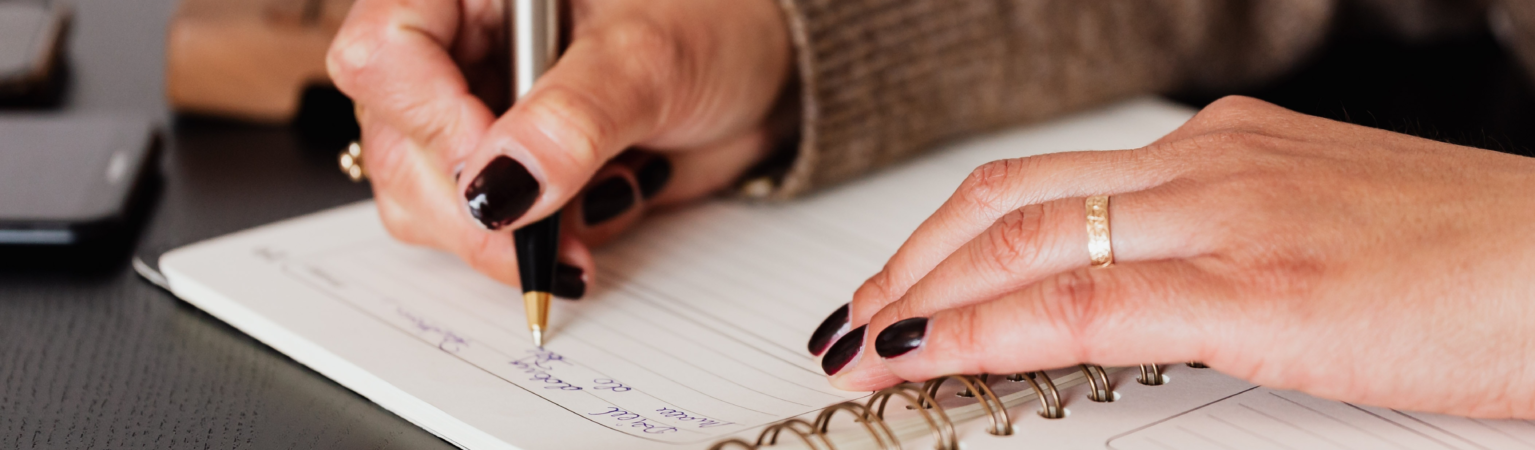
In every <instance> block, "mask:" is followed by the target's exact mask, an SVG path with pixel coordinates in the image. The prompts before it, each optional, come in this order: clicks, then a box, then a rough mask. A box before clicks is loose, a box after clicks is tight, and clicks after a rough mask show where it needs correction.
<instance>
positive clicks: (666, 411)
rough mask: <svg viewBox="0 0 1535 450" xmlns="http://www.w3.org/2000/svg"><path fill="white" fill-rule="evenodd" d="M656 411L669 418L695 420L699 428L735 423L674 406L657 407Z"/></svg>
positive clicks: (686, 420) (682, 420)
mask: <svg viewBox="0 0 1535 450" xmlns="http://www.w3.org/2000/svg"><path fill="white" fill-rule="evenodd" d="M656 412H657V413H659V414H660V415H661V417H665V418H668V419H672V420H675V421H678V422H695V423H697V424H698V427H699V428H709V427H717V426H721V425H735V423H734V422H721V421H718V420H714V419H710V418H708V417H704V416H697V415H693V414H688V413H687V412H686V411H682V410H678V409H672V408H656Z"/></svg>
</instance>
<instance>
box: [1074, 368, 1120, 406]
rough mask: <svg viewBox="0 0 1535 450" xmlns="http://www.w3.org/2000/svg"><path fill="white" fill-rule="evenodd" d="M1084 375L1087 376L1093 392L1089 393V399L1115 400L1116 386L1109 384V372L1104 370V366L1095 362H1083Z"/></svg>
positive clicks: (1100, 401)
mask: <svg viewBox="0 0 1535 450" xmlns="http://www.w3.org/2000/svg"><path fill="white" fill-rule="evenodd" d="M1081 367H1082V376H1084V377H1086V378H1087V384H1088V385H1089V386H1090V387H1091V388H1092V390H1093V391H1092V392H1089V393H1088V394H1087V399H1088V400H1092V401H1095V402H1099V403H1107V402H1112V401H1114V386H1113V385H1111V384H1109V374H1108V373H1107V372H1104V371H1103V366H1099V365H1095V364H1083V365H1082V366H1081Z"/></svg>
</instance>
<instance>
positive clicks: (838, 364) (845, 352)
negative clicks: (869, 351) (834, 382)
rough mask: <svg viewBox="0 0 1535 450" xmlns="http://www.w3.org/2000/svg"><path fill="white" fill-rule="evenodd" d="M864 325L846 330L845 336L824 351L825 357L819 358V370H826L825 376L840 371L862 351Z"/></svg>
mask: <svg viewBox="0 0 1535 450" xmlns="http://www.w3.org/2000/svg"><path fill="white" fill-rule="evenodd" d="M866 327H867V325H865V326H862V327H858V328H854V329H853V331H849V332H847V335H846V336H842V339H840V340H838V341H837V343H835V344H832V345H831V349H828V350H827V351H826V357H825V358H822V359H821V370H824V371H826V375H827V376H831V375H836V374H837V372H841V371H842V369H843V368H845V367H847V364H848V363H850V362H853V358H857V357H858V354H859V353H861V352H862V351H863V332H864V328H866Z"/></svg>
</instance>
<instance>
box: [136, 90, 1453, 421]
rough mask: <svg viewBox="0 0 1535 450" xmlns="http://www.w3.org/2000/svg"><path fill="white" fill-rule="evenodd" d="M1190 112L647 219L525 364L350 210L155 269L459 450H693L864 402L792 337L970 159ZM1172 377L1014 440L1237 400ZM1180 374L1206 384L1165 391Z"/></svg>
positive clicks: (1127, 115) (1071, 141) (849, 286)
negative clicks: (775, 199) (807, 192)
mask: <svg viewBox="0 0 1535 450" xmlns="http://www.w3.org/2000/svg"><path fill="white" fill-rule="evenodd" d="M1190 115H1191V112H1190V111H1189V110H1187V109H1185V108H1182V107H1177V106H1171V105H1169V104H1166V103H1164V102H1161V101H1157V100H1140V101H1135V102H1129V103H1126V104H1122V105H1118V106H1115V107H1111V108H1107V109H1104V110H1100V111H1095V112H1091V113H1086V114H1082V115H1078V116H1074V117H1070V118H1065V119H1062V120H1059V121H1055V122H1051V123H1048V124H1043V125H1040V126H1038V127H1034V128H1029V129H1022V130H1017V131H1014V132H1010V133H1006V134H1001V135H995V136H990V137H985V138H982V139H977V140H974V141H970V142H966V143H962V144H958V145H955V146H953V147H952V148H950V149H947V150H943V151H937V152H934V153H933V154H932V155H929V156H926V157H923V158H921V159H919V160H916V161H913V162H911V163H909V164H904V165H901V166H897V167H894V168H891V169H888V170H886V171H884V172H883V173H879V174H874V175H872V176H870V177H867V178H864V179H861V180H858V181H855V182H852V183H849V184H847V185H845V186H842V187H839V188H837V189H834V190H831V191H828V192H825V193H821V194H817V195H813V196H811V197H808V198H805V199H801V200H797V201H794V202H790V203H787V204H782V205H758V204H750V203H746V202H739V201H714V202H706V203H704V204H701V205H697V206H694V207H690V208H686V209H683V210H679V211H677V212H673V213H667V214H662V215H658V216H656V217H654V218H652V219H647V221H646V222H645V223H644V224H643V225H642V226H640V227H639V228H638V229H636V230H633V231H632V232H631V233H628V234H626V236H625V237H623V238H622V239H620V240H619V241H617V242H615V243H613V244H611V245H609V246H608V247H606V248H604V249H602V250H601V251H600V252H598V254H597V255H596V258H597V262H598V267H599V270H600V274H599V278H598V282H597V283H595V284H594V285H593V286H592V287H591V289H589V292H588V295H587V298H586V299H584V300H581V301H579V302H566V301H557V302H556V304H555V305H554V308H553V310H552V312H551V317H550V319H551V323H550V326H551V331H550V335H549V336H550V338H549V342H548V345H547V346H546V347H545V348H543V349H538V348H535V347H533V346H532V345H531V343H530V342H529V337H528V333H527V331H526V328H525V326H526V325H525V324H526V322H525V319H524V318H523V315H522V314H523V313H522V302H521V293H520V292H519V291H518V290H516V289H513V288H509V287H506V286H502V285H500V284H498V283H496V282H494V281H491V280H490V279H489V278H486V277H484V276H482V275H480V274H477V273H475V272H474V271H473V270H471V269H470V268H469V267H467V266H466V265H464V264H463V263H462V262H460V261H458V260H457V259H456V258H454V257H453V256H451V255H447V254H443V253H439V252H436V251H432V250H427V249H421V248H413V247H409V246H405V245H402V244H399V243H397V242H395V241H393V240H392V239H390V238H389V237H388V235H387V233H386V232H385V230H384V228H383V226H382V225H381V224H380V223H379V221H378V219H377V216H376V212H375V211H374V207H373V205H372V204H371V203H361V204H357V205H352V206H348V207H343V208H338V209H335V210H331V211H327V212H322V213H318V214H314V215H311V216H306V217H303V218H299V219H294V220H291V221H287V222H282V223H278V224H273V225H269V226H266V227H261V228H258V229H255V230H250V231H246V232H242V233H238V234H235V235H231V236H226V237H223V238H219V239H215V240H212V241H208V242H205V243H201V244H197V245H194V246H191V247H188V248H184V249H180V250H177V251H175V252H172V253H170V254H168V255H166V256H165V257H163V258H162V259H161V268H162V269H163V270H164V271H165V273H166V275H167V278H168V279H169V280H170V284H171V288H172V290H173V291H174V292H176V293H177V295H178V296H180V297H182V298H184V299H186V300H187V301H188V302H189V303H192V304H194V305H196V306H198V307H199V308H202V309H204V310H206V311H208V312H209V313H210V314H212V315H213V316H215V317H218V318H219V319H221V320H224V321H226V322H228V323H230V324H231V325H233V326H234V327H236V328H239V329H240V330H242V331H244V332H245V333H247V334H250V335H251V336H253V337H255V338H257V339H259V340H261V341H262V342H264V343H266V344H267V345H270V346H271V347H273V348H274V349H276V350H278V351H281V352H283V353H284V354H287V355H288V356H290V357H292V358H293V359H294V360H296V361H298V362H300V363H302V364H305V365H306V366H309V367H310V368H312V369H314V370H316V371H317V372H319V373H321V374H323V375H325V376H327V377H329V378H331V379H333V380H336V381H337V382H338V383H340V384H342V385H343V386H346V387H347V388H350V389H352V390H354V391H356V392H358V393H359V394H361V395H363V396H366V397H368V398H369V399H370V400H373V401H374V402H377V403H378V404H380V405H382V406H383V407H385V408H387V409H389V410H391V411H393V412H395V413H397V414H399V415H400V416H401V417H403V418H405V419H406V420H409V421H411V422H413V423H415V424H417V425H420V426H421V427H423V428H424V429H426V430H428V431H431V432H432V433H434V434H437V435H438V436H441V437H443V438H444V439H446V440H448V441H449V442H452V443H453V444H455V445H458V446H460V447H463V448H471V449H513V448H527V449H542V448H626V449H649V448H657V449H663V448H678V446H679V445H681V446H683V447H684V448H702V447H703V446H705V445H706V444H707V443H709V442H713V441H715V440H717V439H720V438H724V437H729V436H734V437H743V438H746V439H748V440H749V439H752V438H754V437H755V433H756V432H757V431H759V430H760V429H761V427H762V426H763V425H765V424H768V423H772V422H776V421H779V420H783V419H785V418H789V417H794V416H800V415H803V414H807V413H812V412H815V411H818V410H819V409H820V408H822V407H825V406H827V405H831V404H835V403H838V402H841V401H845V400H849V399H858V398H862V397H865V396H866V395H868V393H859V392H842V391H838V390H836V389H833V388H831V387H830V386H829V385H828V384H827V383H826V381H825V378H824V376H823V375H822V373H821V370H820V368H819V366H818V364H817V361H816V360H815V358H813V357H811V356H810V355H809V354H808V353H807V351H806V350H805V345H806V340H807V339H808V337H809V335H810V333H811V332H812V331H813V329H814V328H815V327H816V326H817V325H819V323H820V321H821V320H822V319H823V318H824V317H825V316H826V315H827V314H829V313H830V312H831V311H833V310H834V309H836V308H837V307H839V306H840V305H842V304H843V303H845V302H847V301H848V300H849V298H850V295H851V293H852V292H853V290H854V289H856V287H857V286H858V285H859V284H860V283H862V281H863V280H864V279H865V278H867V277H868V276H870V275H873V274H874V273H875V272H877V271H878V270H879V268H880V267H881V265H882V264H883V263H884V261H885V260H886V259H887V258H889V256H890V255H891V254H892V253H893V252H894V251H895V250H896V249H897V248H899V246H900V244H901V243H902V241H903V240H904V239H905V238H906V237H907V236H908V235H909V234H910V233H911V231H912V230H913V229H915V228H916V227H917V226H918V225H919V224H920V223H921V222H922V220H924V219H925V218H926V217H927V215H928V214H930V213H931V212H932V211H933V210H934V209H935V208H936V207H937V206H938V205H940V204H941V203H942V202H943V201H944V200H945V199H947V198H948V197H949V195H950V194H951V193H952V192H953V190H954V188H955V187H956V186H958V185H959V183H960V182H961V181H962V180H963V179H964V178H965V176H966V175H968V174H969V172H970V171H971V170H973V169H974V168H975V167H976V166H979V165H980V164H983V163H986V162H988V161H992V160H997V159H1003V158H1013V157H1021V156H1028V155H1033V154H1041V153H1048V152H1058V151H1069V150H1093V149H1123V148H1134V147H1138V146H1141V145H1145V144H1147V143H1149V142H1151V141H1153V140H1155V139H1157V138H1159V137H1161V136H1162V135H1164V134H1165V133H1167V132H1169V131H1171V130H1172V129H1174V128H1176V127H1177V126H1179V125H1180V124H1182V123H1183V121H1185V120H1186V119H1187V118H1188V117H1189V116H1190ZM1068 372H1069V371H1068ZM1171 373H1172V376H1173V377H1174V380H1175V381H1174V383H1173V384H1172V385H1169V386H1162V387H1156V388H1146V387H1130V388H1127V389H1125V390H1122V391H1121V392H1122V393H1124V394H1125V399H1123V400H1122V401H1121V402H1116V403H1111V404H1092V403H1082V402H1080V401H1076V402H1075V403H1068V405H1067V408H1068V410H1070V411H1074V412H1073V414H1074V416H1072V417H1068V418H1067V419H1061V420H1057V421H1047V420H1044V419H1040V418H1038V417H1037V416H1031V415H1030V414H1032V413H1031V412H1028V411H1026V410H1020V411H1019V412H1017V413H1015V417H1018V418H1019V419H1018V421H1017V422H1018V426H1019V427H1020V429H1021V430H1024V431H1022V432H1021V433H1026V434H1027V435H1029V436H1044V435H1055V434H1059V435H1060V436H1067V437H1071V438H1073V439H1077V440H1075V441H1072V442H1080V441H1081V439H1087V440H1088V441H1091V442H1096V446H1101V445H1102V443H1103V442H1104V439H1107V438H1108V435H1106V434H1104V433H1109V432H1115V431H1123V430H1127V429H1131V428H1134V427H1138V426H1143V425H1145V424H1147V423H1152V422H1155V421H1157V420H1162V419H1164V418H1166V417H1168V416H1169V415H1172V414H1176V413H1178V412H1182V411H1188V410H1189V409H1190V408H1196V407H1198V406H1199V405H1202V404H1205V403H1208V402H1209V401H1213V399H1214V398H1221V397H1224V396H1227V395H1230V392H1232V391H1233V390H1240V389H1246V388H1248V387H1249V386H1246V385H1245V383H1241V382H1239V381H1235V380H1231V379H1229V378H1226V377H1223V376H1220V375H1219V374H1216V373H1214V372H1213V371H1204V372H1197V373H1194V372H1191V373H1188V374H1187V375H1184V374H1183V373H1182V372H1177V371H1174V372H1171ZM1065 375H1066V374H1063V376H1065ZM1199 377H1206V378H1209V379H1208V380H1203V381H1198V382H1191V383H1179V382H1178V381H1177V380H1184V381H1188V380H1190V379H1194V378H1199ZM1063 381H1066V380H1065V379H1063ZM1212 386H1213V387H1212ZM1071 389H1073V388H1070V387H1069V386H1068V389H1067V390H1068V391H1070V390H1071ZM1010 399H1011V400H1010V403H1009V404H1013V405H1020V406H1017V407H1018V408H1020V409H1022V408H1028V406H1027V405H1028V404H1029V402H1028V401H1025V400H1024V399H1021V398H1014V397H1010ZM960 415H961V416H970V415H973V414H960ZM1083 417H1086V418H1090V420H1088V419H1083ZM1096 417H1101V418H1103V419H1099V418H1096ZM974 426H975V425H974V424H973V423H972V424H966V425H965V427H962V428H964V429H966V430H969V431H966V436H965V440H966V442H967V443H968V444H967V445H970V446H971V447H970V448H987V447H988V445H989V444H988V442H995V443H997V444H996V445H998V446H1000V447H1003V448H1014V447H1015V446H1016V445H1018V444H1019V442H1021V441H1017V440H1007V438H997V439H998V440H995V441H988V439H989V437H987V436H984V435H977V433H976V432H974V428H973V427H974ZM1440 426H1442V427H1452V426H1470V425H1466V424H1443V425H1440ZM1053 430H1063V431H1067V432H1059V433H1058V432H1055V431H1053ZM1072 430H1075V431H1072ZM1068 446H1075V445H1068ZM909 448H915V447H909Z"/></svg>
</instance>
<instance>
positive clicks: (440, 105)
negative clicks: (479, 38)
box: [326, 0, 499, 170]
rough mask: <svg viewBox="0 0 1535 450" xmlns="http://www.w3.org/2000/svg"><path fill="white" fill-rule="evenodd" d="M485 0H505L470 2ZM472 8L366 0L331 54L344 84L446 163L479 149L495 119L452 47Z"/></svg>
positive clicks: (331, 66)
mask: <svg viewBox="0 0 1535 450" xmlns="http://www.w3.org/2000/svg"><path fill="white" fill-rule="evenodd" d="M480 3H484V4H485V5H482V6H479V7H477V8H495V7H494V6H490V5H497V4H499V2H472V4H471V5H468V6H473V5H475V4H480ZM466 12H467V10H466V5H461V4H460V3H459V2H458V1H456V0H453V1H444V0H436V1H427V0H360V1H358V2H357V4H356V5H355V6H353V8H352V11H351V13H350V14H349V15H348V16H347V20H346V23H345V24H343V25H342V28H341V30H340V31H339V32H338V33H337V36H336V40H335V42H334V43H333V44H332V46H331V49H330V52H329V54H328V55H327V57H326V67H327V68H328V70H329V71H330V75H331V78H332V80H333V81H334V82H335V83H336V87H337V88H339V89H341V91H342V92H345V93H346V94H347V95H348V96H350V97H351V98H352V99H353V100H355V101H356V102H357V103H358V104H360V105H363V106H365V107H367V108H368V111H369V112H370V114H372V115H374V116H376V117H378V119H379V120H381V121H383V122H384V123H387V124H389V125H390V126H391V127H394V128H395V129H397V130H400V131H401V132H402V133H404V134H405V135H406V136H407V137H408V138H410V139H411V140H413V141H415V142H417V143H419V144H421V145H422V146H423V147H424V148H427V149H430V150H433V153H434V154H435V155H436V158H435V160H436V161H437V163H438V164H439V165H441V166H443V167H440V169H444V170H446V169H445V168H446V167H452V166H454V165H456V163H455V161H457V160H458V159H459V158H462V157H463V155H465V154H468V153H469V152H470V151H472V150H473V149H474V146H475V144H477V143H478V142H479V139H480V137H481V136H482V135H483V134H484V131H485V130H486V129H487V128H489V127H490V123H491V122H492V121H493V120H494V119H495V116H494V114H493V113H492V112H491V111H490V109H489V108H488V107H487V106H486V105H485V103H484V102H482V101H480V99H479V98H477V97H475V96H474V94H473V93H472V92H471V91H470V88H469V83H468V81H466V79H465V77H464V74H463V72H462V71H461V70H460V69H459V67H458V64H457V63H456V62H455V61H454V60H453V58H452V57H451V56H450V55H449V53H448V50H449V47H450V46H451V45H452V44H453V41H454V39H455V37H456V36H457V35H458V34H459V31H460V27H462V26H463V23H461V21H462V18H463V17H464V14H465V13H466ZM477 14H496V13H494V12H486V11H480V12H478V13H477Z"/></svg>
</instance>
